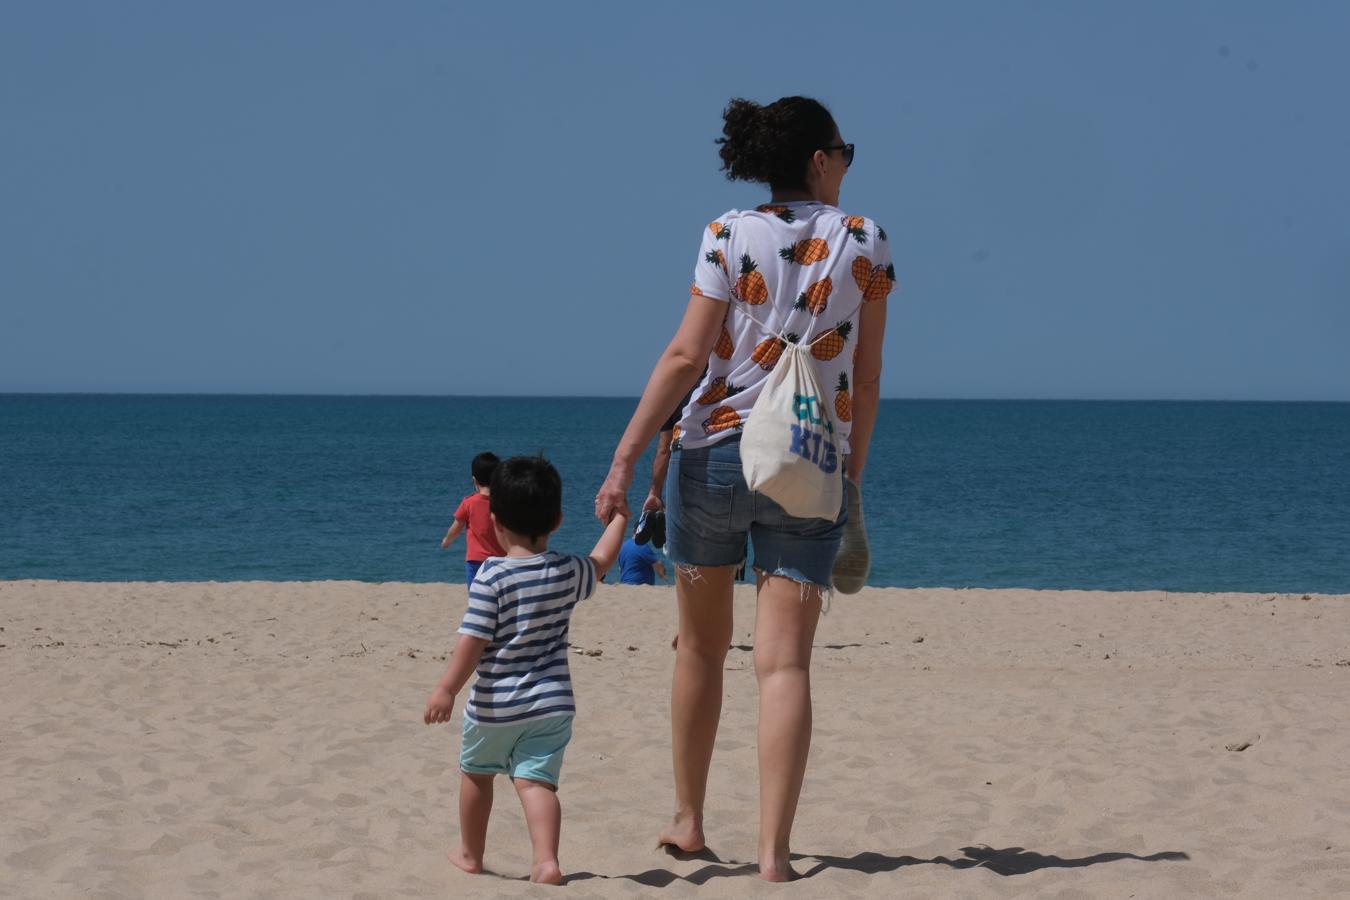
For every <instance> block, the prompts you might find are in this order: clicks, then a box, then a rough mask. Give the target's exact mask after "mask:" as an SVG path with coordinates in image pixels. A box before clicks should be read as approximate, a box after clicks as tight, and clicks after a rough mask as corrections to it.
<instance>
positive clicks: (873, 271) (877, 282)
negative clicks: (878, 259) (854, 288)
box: [852, 256, 895, 303]
mask: <svg viewBox="0 0 1350 900" xmlns="http://www.w3.org/2000/svg"><path fill="white" fill-rule="evenodd" d="M852 270H853V280H854V282H856V283H857V285H858V290H860V291H862V297H863V301H864V302H865V303H871V302H872V301H874V300H885V299H886V296H887V295H888V294H890V292H891V288H892V287H894V286H895V266H894V265H891V264H890V263H887V264H886V265H884V266H883V265H880V264H878V265H875V266H874V265H872V261H871V260H870V259H868V258H867V257H865V256H859V257H858V258H857V259H855V260H853V267H852Z"/></svg>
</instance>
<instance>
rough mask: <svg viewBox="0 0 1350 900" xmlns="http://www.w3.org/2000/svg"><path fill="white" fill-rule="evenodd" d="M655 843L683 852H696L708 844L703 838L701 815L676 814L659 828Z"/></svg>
mask: <svg viewBox="0 0 1350 900" xmlns="http://www.w3.org/2000/svg"><path fill="white" fill-rule="evenodd" d="M656 843H657V845H658V846H665V845H669V846H672V847H676V848H678V849H680V850H683V851H684V852H685V853H698V852H699V851H700V850H702V849H703V848H704V847H706V846H708V844H707V842H706V841H705V840H704V838H703V817H702V816H693V815H690V816H683V817H682V816H679V815H676V816H675V818H673V819H671V820H670V824H669V825H667V826H666V827H665V828H663V829H661V836H660V837H658V838H657V839H656Z"/></svg>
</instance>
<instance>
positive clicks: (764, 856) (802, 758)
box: [755, 575, 821, 881]
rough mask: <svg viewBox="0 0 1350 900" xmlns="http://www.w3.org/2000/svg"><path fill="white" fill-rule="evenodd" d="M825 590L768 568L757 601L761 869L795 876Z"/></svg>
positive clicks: (780, 877) (771, 877) (773, 877)
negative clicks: (792, 851) (793, 856)
mask: <svg viewBox="0 0 1350 900" xmlns="http://www.w3.org/2000/svg"><path fill="white" fill-rule="evenodd" d="M820 606H821V601H820V589H819V588H817V587H814V586H810V585H806V586H803V585H802V584H800V583H799V582H796V581H793V580H792V579H790V578H784V577H782V576H778V575H769V576H765V575H761V576H760V579H759V598H758V601H757V603H756V607H755V677H756V678H757V679H758V680H759V874H760V877H761V878H763V879H765V880H766V881H790V880H791V879H793V878H795V877H796V873H795V872H794V871H793V870H792V867H791V865H790V864H789V841H790V838H791V834H792V820H793V818H794V817H795V816H796V814H797V799H798V798H799V797H800V796H801V792H802V778H803V777H804V776H805V774H806V758H807V755H808V754H809V753H810V750H811V642H812V641H813V640H814V639H815V636H816V623H817V621H818V620H819V619H820Z"/></svg>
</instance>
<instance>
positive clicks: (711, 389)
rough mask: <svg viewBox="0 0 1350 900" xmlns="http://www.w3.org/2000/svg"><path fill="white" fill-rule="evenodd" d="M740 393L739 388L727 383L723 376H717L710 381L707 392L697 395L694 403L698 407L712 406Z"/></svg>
mask: <svg viewBox="0 0 1350 900" xmlns="http://www.w3.org/2000/svg"><path fill="white" fill-rule="evenodd" d="M740 392H741V389H740V388H738V387H736V386H735V385H734V384H729V383H728V382H727V379H726V376H725V375H719V376H718V377H716V378H714V379H713V380H712V382H711V383H710V384H709V385H708V389H707V390H705V391H704V392H703V393H702V394H699V395H698V400H697V401H696V402H697V403H698V405H699V406H712V405H713V404H714V403H721V402H722V401H723V400H725V399H727V398H728V397H734V396H736V395H737V394H739V393H740Z"/></svg>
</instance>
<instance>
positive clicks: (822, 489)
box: [741, 316, 844, 522]
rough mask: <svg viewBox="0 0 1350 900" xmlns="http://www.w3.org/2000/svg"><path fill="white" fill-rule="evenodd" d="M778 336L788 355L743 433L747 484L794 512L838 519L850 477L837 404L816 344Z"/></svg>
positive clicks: (773, 374) (800, 515) (784, 355)
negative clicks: (825, 386) (838, 440)
mask: <svg viewBox="0 0 1350 900" xmlns="http://www.w3.org/2000/svg"><path fill="white" fill-rule="evenodd" d="M751 318H754V317H753V316H751ZM756 321H758V320H756ZM765 330H766V331H768V330H770V329H767V328H766V329H765ZM830 333H831V332H830V331H825V332H823V333H822V334H818V335H816V338H815V340H813V341H812V342H811V343H812V344H814V343H815V341H817V340H820V339H821V338H823V337H826V336H827V335H829V334H830ZM777 340H778V341H779V343H780V344H781V345H782V355H781V356H780V358H779V360H778V363H777V365H775V366H774V368H773V371H772V372H771V373H769V378H768V380H767V381H766V382H765V384H764V387H763V389H762V390H761V391H760V394H759V397H758V398H757V399H756V400H755V405H754V406H753V407H751V409H750V417H749V420H748V421H747V422H746V423H745V428H744V430H743V431H742V432H741V469H742V471H743V472H744V474H745V483H746V484H747V485H748V486H749V487H750V489H751V490H752V491H759V492H760V493H761V494H763V495H764V496H766V497H768V498H769V499H770V500H773V501H774V502H775V503H777V504H778V505H779V506H781V507H783V509H784V510H785V511H786V512H787V513H788V515H791V516H796V517H798V518H803V519H813V518H814V519H827V520H829V521H831V522H833V521H834V520H835V519H837V518H839V510H840V508H841V507H842V505H843V499H844V494H843V490H844V478H843V475H842V473H841V472H840V467H841V466H842V465H843V459H842V458H841V457H840V453H839V449H838V447H837V446H836V445H835V440H834V418H833V416H831V414H830V409H831V404H830V403H829V402H828V401H827V395H826V394H825V392H824V391H822V390H821V388H820V379H819V378H818V377H817V374H816V365H815V362H814V361H813V360H812V358H811V349H810V346H811V345H810V344H807V345H805V346H803V345H802V344H800V343H799V342H798V340H797V338H796V336H795V335H782V334H780V335H778V338H777Z"/></svg>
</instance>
